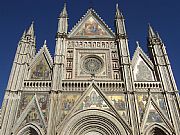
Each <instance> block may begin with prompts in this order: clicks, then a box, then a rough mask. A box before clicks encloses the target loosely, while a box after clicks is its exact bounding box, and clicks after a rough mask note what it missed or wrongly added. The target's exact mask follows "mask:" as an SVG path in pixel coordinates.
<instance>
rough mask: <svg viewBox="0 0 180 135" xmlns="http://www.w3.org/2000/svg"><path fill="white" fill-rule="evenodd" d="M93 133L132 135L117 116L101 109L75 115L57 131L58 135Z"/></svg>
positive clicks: (84, 111)
mask: <svg viewBox="0 0 180 135" xmlns="http://www.w3.org/2000/svg"><path fill="white" fill-rule="evenodd" d="M91 132H92V133H93V132H95V133H97V132H98V133H100V134H102V135H104V134H106V135H130V134H131V133H132V131H131V130H130V129H129V128H126V126H125V125H124V124H123V123H122V122H121V121H119V120H118V119H117V117H116V116H115V115H113V114H112V113H109V112H107V111H103V110H99V109H93V110H83V111H81V112H78V113H75V114H74V115H73V116H71V117H70V118H69V119H68V121H67V122H66V124H63V125H61V127H60V128H59V129H58V130H57V134H58V135H84V134H88V133H91Z"/></svg>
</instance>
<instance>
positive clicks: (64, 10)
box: [60, 3, 68, 17]
mask: <svg viewBox="0 0 180 135" xmlns="http://www.w3.org/2000/svg"><path fill="white" fill-rule="evenodd" d="M60 17H68V14H67V8H66V3H64V8H63V10H62V12H61V14H60Z"/></svg>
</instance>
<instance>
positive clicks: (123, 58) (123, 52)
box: [115, 4, 139, 135]
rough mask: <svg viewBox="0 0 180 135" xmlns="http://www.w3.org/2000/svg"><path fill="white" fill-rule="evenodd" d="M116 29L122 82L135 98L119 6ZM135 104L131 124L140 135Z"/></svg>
mask: <svg viewBox="0 0 180 135" xmlns="http://www.w3.org/2000/svg"><path fill="white" fill-rule="evenodd" d="M115 29H116V43H117V49H118V53H119V63H120V65H121V69H120V71H121V74H122V80H123V81H124V84H125V91H126V92H127V93H128V94H127V95H128V98H131V99H132V98H135V96H134V94H129V93H132V92H133V91H134V84H133V81H134V80H133V74H132V67H131V60H130V53H129V48H128V37H127V33H126V28H125V19H124V17H123V15H122V13H121V12H120V10H119V6H118V4H117V5H116V15H115ZM134 104H135V102H134V101H133V100H131V101H130V106H129V107H130V109H129V110H130V112H129V113H130V115H131V118H132V119H131V123H132V125H137V126H134V127H133V134H136V135H138V134H139V133H138V131H139V130H138V129H139V127H138V124H137V123H138V119H137V115H136V114H137V113H134V112H136V111H137V110H136V107H135V106H134Z"/></svg>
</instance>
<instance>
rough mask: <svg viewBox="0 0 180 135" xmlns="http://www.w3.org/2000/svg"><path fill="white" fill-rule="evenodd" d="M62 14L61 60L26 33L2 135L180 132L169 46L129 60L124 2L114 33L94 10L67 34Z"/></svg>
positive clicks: (153, 44)
mask: <svg viewBox="0 0 180 135" xmlns="http://www.w3.org/2000/svg"><path fill="white" fill-rule="evenodd" d="M67 30H68V16H67V10H66V5H65V6H64V9H63V11H62V12H61V14H60V16H59V22H58V32H57V35H56V47H55V55H54V58H52V57H51V55H50V53H49V51H48V48H47V45H46V42H44V45H43V47H42V48H41V49H40V51H39V52H36V45H35V35H34V26H33V23H32V25H31V26H30V28H29V29H28V31H25V33H24V34H23V36H22V38H21V40H20V41H19V45H18V48H17V53H16V56H15V60H14V63H13V66H12V71H11V74H10V77H9V82H8V85H7V90H6V92H5V96H4V101H3V104H2V108H1V110H0V116H1V117H0V135H179V133H180V120H179V118H180V111H179V110H180V99H179V94H178V90H177V87H176V83H175V80H174V77H173V74H172V70H171V65H170V62H169V59H168V55H167V53H166V49H165V46H164V43H163V42H162V40H161V39H160V37H159V35H157V34H155V33H154V31H153V29H152V27H151V26H149V29H148V49H149V56H150V58H149V57H148V55H147V54H145V53H144V52H143V50H142V49H141V48H140V47H139V43H138V47H137V49H136V51H135V53H134V56H133V59H132V60H131V59H130V55H129V49H128V38H127V37H128V36H127V32H126V29H125V22H124V17H123V15H122V13H121V12H120V10H119V8H118V5H117V8H116V16H115V30H116V33H113V32H112V30H111V29H110V28H109V27H108V26H107V25H106V24H105V22H104V21H103V20H102V19H101V18H100V17H99V16H98V14H97V13H96V12H95V11H94V10H93V9H88V11H87V13H86V14H85V16H84V17H83V18H82V19H81V20H80V21H79V22H78V23H77V24H76V25H75V27H74V28H73V29H72V30H71V31H70V32H68V31H67Z"/></svg>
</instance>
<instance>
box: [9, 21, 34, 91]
mask: <svg viewBox="0 0 180 135" xmlns="http://www.w3.org/2000/svg"><path fill="white" fill-rule="evenodd" d="M35 44H36V43H35V36H34V24H33V23H32V24H31V26H30V27H29V29H28V31H27V32H26V31H24V33H23V34H22V37H21V39H20V41H19V43H18V47H17V51H16V55H15V58H14V63H13V66H12V70H11V74H10V78H9V82H8V86H7V90H13V91H14V90H15V91H16V90H19V89H21V85H22V83H21V82H22V81H23V79H25V77H26V74H24V73H26V72H27V66H28V64H29V63H30V61H31V60H32V58H33V57H34V56H35V53H36V45H35Z"/></svg>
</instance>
